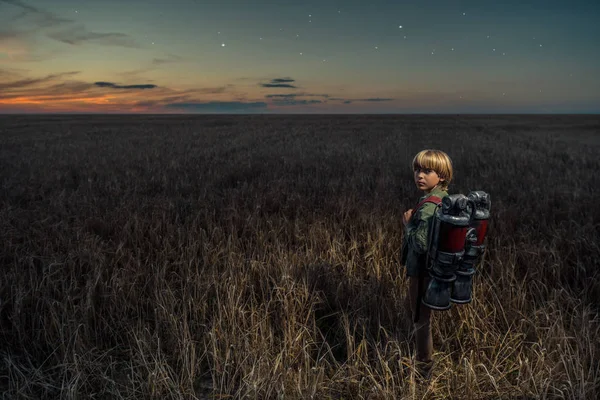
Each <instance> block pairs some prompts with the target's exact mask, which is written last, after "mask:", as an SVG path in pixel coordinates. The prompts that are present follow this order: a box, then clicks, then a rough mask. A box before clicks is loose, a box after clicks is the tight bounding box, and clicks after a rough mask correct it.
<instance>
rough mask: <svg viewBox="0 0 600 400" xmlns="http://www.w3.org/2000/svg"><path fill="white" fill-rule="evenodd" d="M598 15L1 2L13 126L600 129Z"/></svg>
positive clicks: (498, 8) (476, 4) (3, 85)
mask: <svg viewBox="0 0 600 400" xmlns="http://www.w3.org/2000/svg"><path fill="white" fill-rule="evenodd" d="M599 21H600V1H599V0H569V1H567V0H560V1H559V0H532V1H527V0H518V1H517V0H503V1H493V0H489V1H488V0H477V1H470V0H469V1H452V0H419V1H401V0H395V1H383V0H369V1H367V0H335V1H333V0H314V1H313V0H306V1H292V0H280V1H264V0H212V1H200V0H169V1H165V0H160V1H158V0H118V1H116V0H85V1H67V0H51V1H50V0H0V113H23V112H25V113H46V112H49V113H56V112H58V113H65V112H73V113H79V112H84V113H598V112H600V79H599V77H598V71H600V23H599Z"/></svg>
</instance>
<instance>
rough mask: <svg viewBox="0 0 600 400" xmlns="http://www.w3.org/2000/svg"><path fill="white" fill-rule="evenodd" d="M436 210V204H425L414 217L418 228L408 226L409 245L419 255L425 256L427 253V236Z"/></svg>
mask: <svg viewBox="0 0 600 400" xmlns="http://www.w3.org/2000/svg"><path fill="white" fill-rule="evenodd" d="M435 208H436V206H435V204H432V203H425V204H424V205H423V206H422V207H421V208H419V210H418V211H417V213H416V215H415V216H414V218H415V219H416V221H417V225H416V227H413V228H409V227H408V226H407V229H406V236H407V242H408V245H409V246H410V247H411V248H412V249H413V250H414V251H415V252H416V253H418V254H425V253H426V252H427V239H428V238H427V235H428V233H429V224H430V223H431V220H432V218H433V214H434V212H435Z"/></svg>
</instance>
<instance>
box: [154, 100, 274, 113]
mask: <svg viewBox="0 0 600 400" xmlns="http://www.w3.org/2000/svg"><path fill="white" fill-rule="evenodd" d="M164 107H165V108H166V109H171V110H178V111H184V112H207V113H243V112H256V111H260V110H265V109H266V108H267V103H264V102H249V103H246V102H240V101H209V102H188V103H170V104H166V105H165V106H164Z"/></svg>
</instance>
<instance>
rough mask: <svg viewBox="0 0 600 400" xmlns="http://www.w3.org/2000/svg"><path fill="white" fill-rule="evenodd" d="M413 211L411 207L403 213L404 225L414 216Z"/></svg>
mask: <svg viewBox="0 0 600 400" xmlns="http://www.w3.org/2000/svg"><path fill="white" fill-rule="evenodd" d="M412 213H413V209H412V208H411V209H409V210H407V211H405V212H404V215H402V223H403V224H404V226H406V225H408V221H409V220H410V217H412Z"/></svg>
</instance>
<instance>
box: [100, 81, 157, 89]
mask: <svg viewBox="0 0 600 400" xmlns="http://www.w3.org/2000/svg"><path fill="white" fill-rule="evenodd" d="M94 85H96V86H99V87H107V88H112V89H154V88H156V87H157V86H156V85H117V84H115V83H112V82H94Z"/></svg>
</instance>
